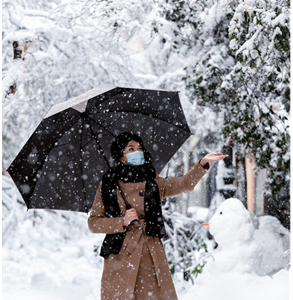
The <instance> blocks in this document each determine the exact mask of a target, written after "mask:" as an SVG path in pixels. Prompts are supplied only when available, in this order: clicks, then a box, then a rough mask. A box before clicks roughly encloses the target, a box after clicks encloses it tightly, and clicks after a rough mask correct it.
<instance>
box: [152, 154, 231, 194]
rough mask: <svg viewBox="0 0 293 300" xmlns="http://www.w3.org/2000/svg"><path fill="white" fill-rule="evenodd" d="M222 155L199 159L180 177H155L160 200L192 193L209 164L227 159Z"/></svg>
mask: <svg viewBox="0 0 293 300" xmlns="http://www.w3.org/2000/svg"><path fill="white" fill-rule="evenodd" d="M227 156H228V155H223V153H210V154H207V155H206V156H205V157H203V158H202V159H200V160H199V161H198V162H197V163H196V164H195V165H194V166H193V167H192V168H191V170H190V171H189V172H188V173H186V174H185V175H184V176H182V177H175V178H162V177H157V183H158V186H159V189H160V196H161V199H163V198H166V197H171V196H176V195H179V194H182V193H188V192H191V191H193V189H194V187H195V186H196V185H197V183H198V182H199V181H200V179H201V178H202V177H203V176H204V175H205V173H206V172H207V171H208V170H209V167H210V166H209V163H210V162H214V161H219V160H222V159H224V158H225V157H227Z"/></svg>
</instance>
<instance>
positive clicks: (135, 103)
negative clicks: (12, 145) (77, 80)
mask: <svg viewBox="0 0 293 300" xmlns="http://www.w3.org/2000/svg"><path fill="white" fill-rule="evenodd" d="M126 131H132V132H134V133H136V134H138V135H140V136H141V138H142V139H143V141H144V144H145V147H146V148H147V149H148V150H149V151H150V153H151V154H152V157H153V163H154V166H155V168H156V170H157V172H158V173H159V172H160V171H161V170H162V169H163V168H164V166H165V165H166V164H167V162H168V161H169V160H170V159H171V158H172V156H173V155H174V154H175V153H176V151H177V150H178V149H179V147H180V146H181V145H182V144H183V143H184V141H185V140H186V139H187V138H188V137H189V136H190V135H191V132H190V130H189V127H188V125H187V122H186V119H185V116H184V113H183V110H182V107H181V104H180V100H179V96H178V93H177V92H169V91H155V90H143V89H133V88H121V87H115V86H110V85H103V86H99V87H97V88H95V89H93V90H90V91H89V92H87V93H85V94H83V95H81V96H79V97H77V98H74V99H71V100H69V101H66V102H63V103H60V104H57V105H55V106H53V107H52V108H51V109H50V110H49V112H48V113H47V115H46V116H45V117H44V119H43V120H42V121H41V123H40V124H39V125H38V127H37V128H36V130H35V131H34V133H33V134H32V135H31V137H30V138H29V140H28V141H27V142H26V144H25V145H24V147H23V148H22V150H21V151H20V152H19V154H18V155H17V157H16V158H15V159H14V161H13V162H12V164H11V165H10V166H9V168H8V172H9V174H10V175H11V177H12V179H13V180H14V182H15V184H16V186H17V188H18V189H19V191H20V192H21V194H22V197H23V199H24V201H25V203H26V205H27V207H28V208H48V209H61V210H72V211H83V212H88V211H89V210H90V209H91V206H92V203H93V200H94V197H95V193H96V190H97V188H98V186H99V184H100V181H101V177H102V175H103V173H104V172H105V171H107V169H108V167H109V162H108V161H110V163H111V162H112V160H111V158H110V147H111V144H112V142H113V141H114V139H115V137H116V136H117V135H118V134H120V133H122V132H126Z"/></svg>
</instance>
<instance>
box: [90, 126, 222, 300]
mask: <svg viewBox="0 0 293 300" xmlns="http://www.w3.org/2000/svg"><path fill="white" fill-rule="evenodd" d="M111 155H112V157H113V158H114V160H115V162H116V167H114V168H111V169H109V170H108V172H107V173H105V174H104V175H103V178H102V184H101V185H100V187H99V188H98V191H97V193H96V197H95V201H94V203H93V207H92V210H91V214H90V217H89V219H88V225H89V229H90V231H91V232H93V233H106V234H107V235H106V238H105V239H104V242H103V245H102V248H101V253H100V255H101V256H103V257H104V258H105V260H104V270H103V276H102V286H101V299H102V300H114V299H117V300H130V299H137V300H139V299H142V300H147V299H150V300H175V299H177V295H176V291H175V288H174V285H173V282H172V278H171V274H170V271H169V266H168V261H167V258H166V254H165V251H164V248H163V244H162V242H161V240H160V238H161V237H162V236H163V235H164V234H165V229H164V222H163V217H162V210H161V200H162V199H163V198H166V197H171V196H175V195H178V194H181V193H186V192H190V191H192V190H193V189H194V187H195V185H196V184H197V183H198V181H199V180H200V179H201V178H202V176H203V175H204V174H205V173H206V172H207V170H208V169H209V162H212V161H218V160H221V159H223V158H225V157H226V156H227V155H222V153H214V154H208V155H206V156H205V157H203V158H202V159H201V160H199V161H198V162H197V163H196V164H195V166H194V167H193V168H192V169H191V170H190V171H189V172H188V173H187V174H186V175H185V176H183V177H180V178H171V179H166V178H162V177H159V176H158V175H157V174H156V171H155V169H154V167H153V165H152V161H151V155H150V153H149V152H148V151H147V150H146V149H145V147H144V145H143V141H142V140H141V138H140V137H139V136H137V135H135V134H132V133H129V132H126V133H122V134H120V135H119V136H118V137H117V138H116V141H115V142H114V143H113V144H112V147H111ZM119 189H122V193H123V194H124V197H125V198H126V200H127V201H128V202H129V204H130V205H131V207H132V208H131V209H128V210H126V205H125V201H124V200H123V195H122V193H121V191H120V190H119Z"/></svg>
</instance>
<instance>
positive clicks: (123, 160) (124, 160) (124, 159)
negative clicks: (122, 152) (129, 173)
mask: <svg viewBox="0 0 293 300" xmlns="http://www.w3.org/2000/svg"><path fill="white" fill-rule="evenodd" d="M119 160H120V161H121V162H122V163H124V164H127V161H126V160H127V158H125V157H124V156H122V157H120V158H119Z"/></svg>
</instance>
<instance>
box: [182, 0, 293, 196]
mask: <svg viewBox="0 0 293 300" xmlns="http://www.w3.org/2000/svg"><path fill="white" fill-rule="evenodd" d="M202 16H203V14H202ZM206 16H207V17H206V18H202V23H201V24H202V25H201V29H202V31H201V34H200V36H201V38H200V39H198V40H197V42H196V44H195V46H194V47H193V48H191V49H190V51H194V52H195V53H196V55H197V61H196V63H195V64H189V65H188V66H187V67H186V76H185V77H184V80H185V82H186V86H187V89H188V90H189V91H190V96H191V97H193V99H194V100H195V101H197V104H198V105H204V106H208V107H210V108H211V109H213V110H215V111H218V113H219V114H220V115H223V119H224V124H221V123H219V124H218V126H217V129H215V134H223V137H224V138H225V141H226V143H227V144H228V143H230V144H232V145H233V147H234V150H235V153H236V154H237V156H238V157H237V160H239V159H241V158H242V157H244V156H252V155H253V156H254V157H255V161H256V166H257V168H266V169H268V174H269V175H268V184H269V189H268V191H269V192H273V193H274V194H276V193H277V192H278V191H279V190H280V188H281V186H282V178H284V177H285V175H286V174H288V172H289V131H288V122H287V120H288V115H289V96H290V92H289V91H290V88H289V84H290V79H289V76H290V72H289V66H290V60H289V58H290V52H289V42H290V32H289V16H290V8H289V2H288V1H272V2H270V3H268V2H267V1H261V0H259V1H258V0H257V1H228V2H221V3H220V2H218V1H216V2H215V3H214V5H213V6H211V7H210V8H208V9H207V10H206ZM183 40H184V39H183ZM199 46H201V48H199ZM197 49H199V52H196V50H197Z"/></svg>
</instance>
